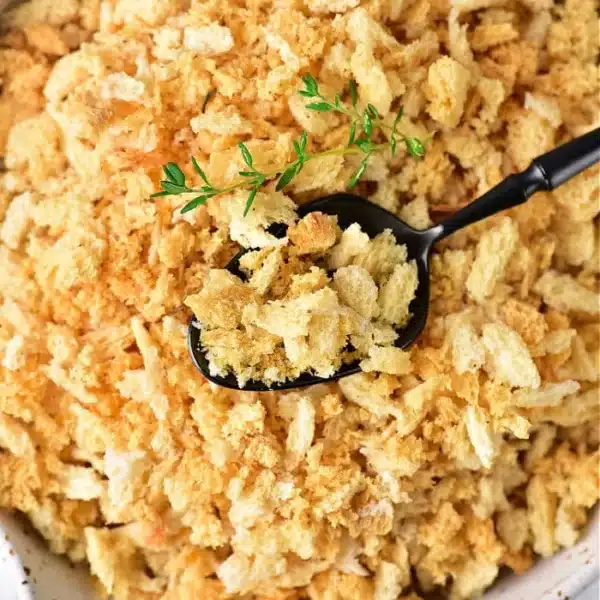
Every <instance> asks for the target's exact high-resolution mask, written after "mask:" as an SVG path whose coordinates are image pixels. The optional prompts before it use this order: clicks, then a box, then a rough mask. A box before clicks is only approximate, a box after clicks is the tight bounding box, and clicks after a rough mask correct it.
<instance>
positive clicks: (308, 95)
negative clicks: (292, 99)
mask: <svg viewBox="0 0 600 600" xmlns="http://www.w3.org/2000/svg"><path fill="white" fill-rule="evenodd" d="M298 94H300V96H304V97H305V98H314V97H315V94H314V93H313V92H309V91H308V90H298Z"/></svg>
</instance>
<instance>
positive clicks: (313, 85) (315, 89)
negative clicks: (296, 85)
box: [302, 73, 319, 96]
mask: <svg viewBox="0 0 600 600" xmlns="http://www.w3.org/2000/svg"><path fill="white" fill-rule="evenodd" d="M302 82H303V83H304V87H305V90H306V91H307V92H309V93H310V94H311V95H312V96H318V95H319V84H318V83H317V81H316V80H315V78H314V77H313V76H312V75H311V74H310V73H307V74H306V75H303V76H302Z"/></svg>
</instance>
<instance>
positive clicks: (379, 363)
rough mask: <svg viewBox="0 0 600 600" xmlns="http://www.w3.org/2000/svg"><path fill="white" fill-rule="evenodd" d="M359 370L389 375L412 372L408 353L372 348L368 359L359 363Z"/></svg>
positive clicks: (384, 348) (394, 349)
mask: <svg viewBox="0 0 600 600" xmlns="http://www.w3.org/2000/svg"><path fill="white" fill-rule="evenodd" d="M360 368H361V369H362V370H363V371H364V372H365V373H370V372H371V371H378V372H380V373H389V374H390V375H407V374H408V373H410V372H411V371H412V364H411V361H410V353H408V352H405V351H404V350H400V348H393V347H387V348H386V347H383V348H382V347H380V346H372V347H371V348H370V349H369V358H366V359H365V360H363V361H362V362H361V363H360Z"/></svg>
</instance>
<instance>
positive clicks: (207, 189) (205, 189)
mask: <svg viewBox="0 0 600 600" xmlns="http://www.w3.org/2000/svg"><path fill="white" fill-rule="evenodd" d="M200 189H201V190H202V191H203V192H211V193H212V192H216V191H217V190H215V188H214V187H213V186H212V185H203V186H202V187H201V188H200Z"/></svg>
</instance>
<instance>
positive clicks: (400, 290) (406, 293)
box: [378, 261, 419, 327]
mask: <svg viewBox="0 0 600 600" xmlns="http://www.w3.org/2000/svg"><path fill="white" fill-rule="evenodd" d="M418 283H419V282H418V279H417V265H416V263H415V262H414V261H411V262H408V263H404V264H399V265H396V266H395V267H394V271H393V272H392V274H391V275H390V278H389V279H388V280H387V281H386V283H385V284H384V285H383V286H382V287H381V288H380V290H379V298H378V303H379V307H380V309H381V318H382V319H383V320H385V321H387V322H388V323H391V324H392V325H397V326H399V327H402V326H404V325H406V324H407V323H408V321H409V319H410V316H411V314H410V311H409V306H410V303H411V302H412V300H413V298H414V297H415V292H416V290H417V285H418Z"/></svg>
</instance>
